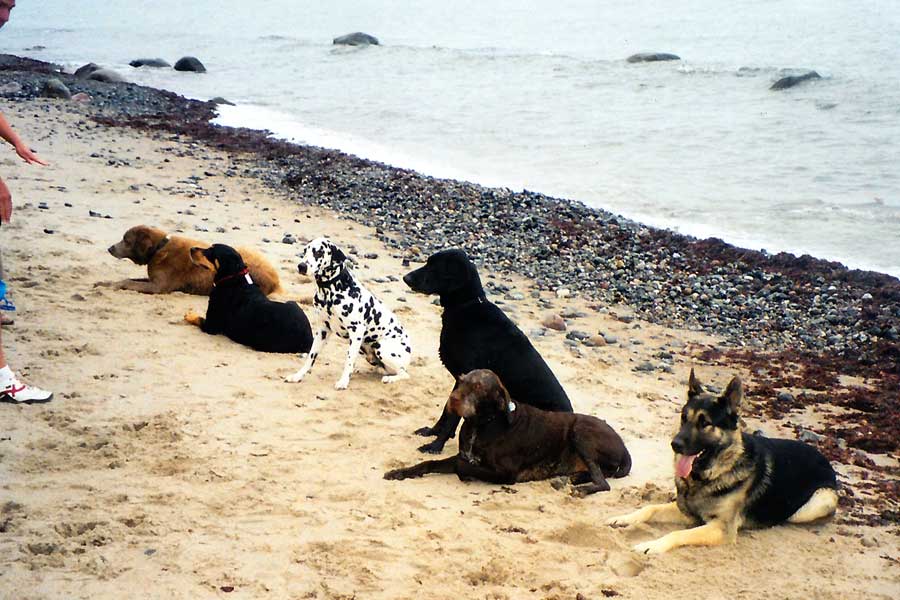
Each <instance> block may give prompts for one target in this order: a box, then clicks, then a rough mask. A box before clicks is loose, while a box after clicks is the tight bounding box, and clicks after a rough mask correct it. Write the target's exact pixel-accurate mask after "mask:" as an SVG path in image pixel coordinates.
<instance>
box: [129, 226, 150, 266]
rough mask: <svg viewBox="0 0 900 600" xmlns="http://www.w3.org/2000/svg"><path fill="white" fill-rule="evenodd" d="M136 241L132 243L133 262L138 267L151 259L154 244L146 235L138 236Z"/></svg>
mask: <svg viewBox="0 0 900 600" xmlns="http://www.w3.org/2000/svg"><path fill="white" fill-rule="evenodd" d="M137 237H138V239H137V240H135V242H134V246H133V247H134V262H136V263H137V264H139V265H146V264H147V263H148V262H150V259H151V258H153V257H152V256H150V253H151V251H152V250H153V247H154V246H155V244H154V243H153V240H152V239H150V236H149V235H147V234H146V233H141V234H138V236H137Z"/></svg>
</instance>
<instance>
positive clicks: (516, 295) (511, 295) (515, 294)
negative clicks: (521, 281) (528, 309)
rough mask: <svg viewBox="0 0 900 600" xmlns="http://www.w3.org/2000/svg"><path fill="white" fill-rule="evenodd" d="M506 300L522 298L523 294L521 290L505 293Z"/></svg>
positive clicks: (523, 297)
mask: <svg viewBox="0 0 900 600" xmlns="http://www.w3.org/2000/svg"><path fill="white" fill-rule="evenodd" d="M506 299H507V300H524V299H525V294H523V293H522V292H510V293H508V294H507V295H506Z"/></svg>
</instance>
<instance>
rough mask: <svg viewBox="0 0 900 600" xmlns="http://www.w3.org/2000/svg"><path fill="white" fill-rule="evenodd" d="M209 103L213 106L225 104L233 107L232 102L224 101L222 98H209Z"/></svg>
mask: <svg viewBox="0 0 900 600" xmlns="http://www.w3.org/2000/svg"><path fill="white" fill-rule="evenodd" d="M209 101H210V102H212V103H213V104H227V105H228V106H234V102H232V101H230V100H226V99H225V98H223V97H222V96H216V97H215V98H210V99H209Z"/></svg>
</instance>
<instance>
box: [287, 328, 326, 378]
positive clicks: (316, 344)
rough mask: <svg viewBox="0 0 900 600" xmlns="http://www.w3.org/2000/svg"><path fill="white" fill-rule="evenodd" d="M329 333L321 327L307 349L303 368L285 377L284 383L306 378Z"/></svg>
mask: <svg viewBox="0 0 900 600" xmlns="http://www.w3.org/2000/svg"><path fill="white" fill-rule="evenodd" d="M329 333H330V329H329V328H328V327H327V326H322V327H320V328H319V330H318V331H317V332H316V335H315V336H313V342H312V347H311V348H310V349H309V356H307V357H306V363H304V365H303V368H301V369H300V370H299V371H297V372H296V373H294V374H293V375H291V376H289V377H286V378H285V381H287V382H288V383H297V382H298V381H303V378H304V377H306V374H307V373H309V370H310V369H312V366H313V364H315V362H316V357H317V356H319V352H320V351H321V350H322V346H324V345H325V340H326V339H327V338H328V334H329Z"/></svg>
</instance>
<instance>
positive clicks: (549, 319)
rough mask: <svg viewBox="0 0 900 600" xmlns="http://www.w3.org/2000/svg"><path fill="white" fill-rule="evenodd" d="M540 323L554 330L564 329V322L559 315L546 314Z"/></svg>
mask: <svg viewBox="0 0 900 600" xmlns="http://www.w3.org/2000/svg"><path fill="white" fill-rule="evenodd" d="M541 325H543V326H544V327H546V328H547V329H553V330H554V331H565V330H566V322H565V321H564V320H563V318H562V317H561V316H559V315H547V316H546V317H544V318H543V320H542V321H541Z"/></svg>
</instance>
